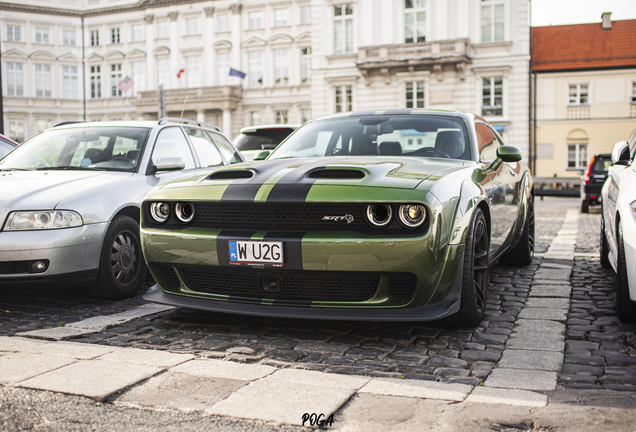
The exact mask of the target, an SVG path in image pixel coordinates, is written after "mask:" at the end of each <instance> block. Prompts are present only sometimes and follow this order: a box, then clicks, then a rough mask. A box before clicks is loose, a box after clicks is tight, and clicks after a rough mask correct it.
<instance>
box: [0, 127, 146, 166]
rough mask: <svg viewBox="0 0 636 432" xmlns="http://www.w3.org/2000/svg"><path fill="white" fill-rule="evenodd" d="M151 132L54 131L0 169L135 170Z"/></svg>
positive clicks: (16, 153)
mask: <svg viewBox="0 0 636 432" xmlns="http://www.w3.org/2000/svg"><path fill="white" fill-rule="evenodd" d="M149 132H150V129H149V128H139V127H86V128H72V129H58V130H55V129H52V130H48V131H45V132H42V133H41V134H39V135H36V136H34V137H33V138H31V139H30V140H29V141H27V142H25V143H24V144H22V145H21V146H19V147H18V148H16V150H15V151H13V152H12V153H11V154H9V155H7V157H5V158H4V159H3V160H2V161H0V170H9V169H19V170H63V169H76V170H91V169H95V170H108V171H134V170H135V169H136V168H137V165H138V163H139V159H140V158H141V150H142V148H143V145H144V143H145V142H146V138H147V136H148V134H149Z"/></svg>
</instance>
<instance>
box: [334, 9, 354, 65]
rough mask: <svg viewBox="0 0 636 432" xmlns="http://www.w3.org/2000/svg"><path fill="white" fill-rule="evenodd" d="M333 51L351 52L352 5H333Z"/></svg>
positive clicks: (339, 52) (338, 52)
mask: <svg viewBox="0 0 636 432" xmlns="http://www.w3.org/2000/svg"><path fill="white" fill-rule="evenodd" d="M333 9H334V11H333V14H334V23H333V29H334V35H333V52H334V53H335V54H341V53H350V52H353V5H351V4H346V5H340V6H334V7H333Z"/></svg>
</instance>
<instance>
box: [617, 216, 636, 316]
mask: <svg viewBox="0 0 636 432" xmlns="http://www.w3.org/2000/svg"><path fill="white" fill-rule="evenodd" d="M617 231H618V233H617V234H618V235H617V237H618V239H617V243H618V244H617V249H618V260H617V263H616V264H617V265H616V267H617V270H618V271H617V272H616V273H617V275H618V284H617V287H616V314H617V315H618V318H619V319H620V320H621V321H623V322H626V323H633V322H636V301H632V299H630V298H629V281H628V279H627V262H626V260H625V244H624V243H623V227H622V225H621V224H620V223H619V225H618V230H617Z"/></svg>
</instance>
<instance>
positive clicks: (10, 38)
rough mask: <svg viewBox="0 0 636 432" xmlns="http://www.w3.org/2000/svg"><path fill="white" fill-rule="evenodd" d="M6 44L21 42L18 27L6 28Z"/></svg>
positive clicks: (20, 33)
mask: <svg viewBox="0 0 636 432" xmlns="http://www.w3.org/2000/svg"><path fill="white" fill-rule="evenodd" d="M7 42H22V32H21V29H20V26H18V25H8V26H7Z"/></svg>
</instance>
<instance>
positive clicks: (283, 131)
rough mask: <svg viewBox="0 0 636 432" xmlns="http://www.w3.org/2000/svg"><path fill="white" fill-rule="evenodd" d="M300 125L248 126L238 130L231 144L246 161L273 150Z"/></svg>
mask: <svg viewBox="0 0 636 432" xmlns="http://www.w3.org/2000/svg"><path fill="white" fill-rule="evenodd" d="M299 126H300V125H295V124H273V125H261V126H248V127H244V128H243V129H241V130H240V133H239V135H238V136H237V137H236V138H234V141H233V144H234V146H235V147H236V148H237V149H239V151H240V152H241V154H242V155H243V157H244V158H245V160H246V161H251V160H253V159H254V155H256V154H257V153H259V152H260V151H262V150H273V149H275V148H276V147H277V146H278V144H280V143H281V142H282V141H283V140H284V139H285V138H287V137H288V136H289V134H291V133H292V132H293V131H295V130H296V129H298V127H299Z"/></svg>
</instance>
